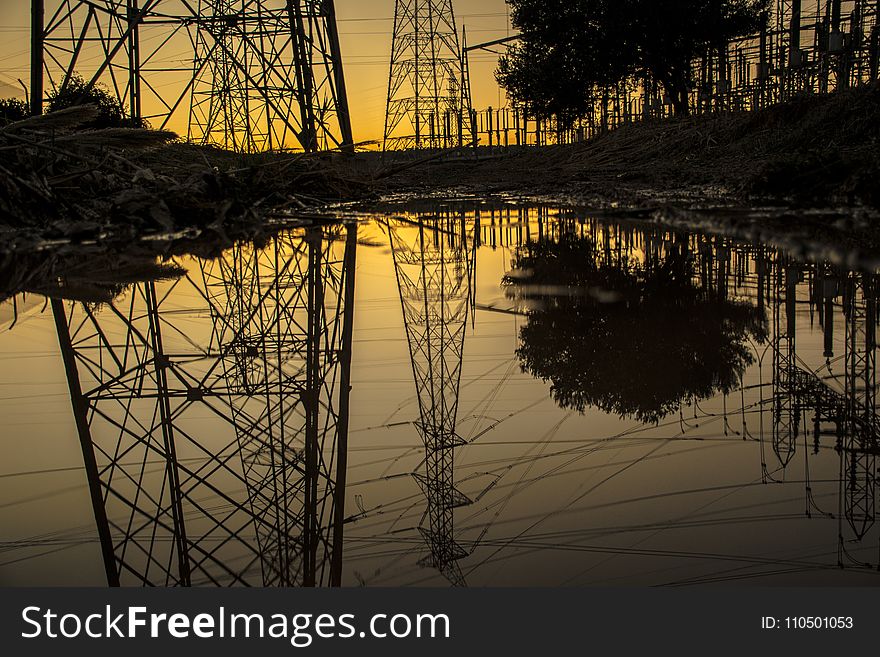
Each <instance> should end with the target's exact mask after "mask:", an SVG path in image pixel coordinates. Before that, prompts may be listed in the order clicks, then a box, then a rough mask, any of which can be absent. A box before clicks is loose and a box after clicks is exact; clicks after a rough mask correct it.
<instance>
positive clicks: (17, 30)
mask: <svg viewBox="0 0 880 657" xmlns="http://www.w3.org/2000/svg"><path fill="white" fill-rule="evenodd" d="M45 1H46V7H47V13H48V12H49V11H50V10H51V8H52V7H53V6H57V3H58V2H59V0H45ZM453 5H454V7H455V12H456V19H457V22H458V27H459V31H461V27H462V26H465V27H466V28H467V33H468V42H469V43H470V44H471V45H473V44H474V43H481V42H486V41H491V40H493V39H498V38H501V37H504V36H507V35H508V34H510V33H511V32H510V28H509V23H508V8H507V5H506V3H505V2H504V0H454V1H453ZM336 10H337V14H338V18H339V31H340V39H341V42H342V51H343V60H344V63H345V73H346V80H347V84H348V89H349V96H350V103H351V112H352V120H353V124H354V132H355V135H354V136H355V140H356V141H368V140H375V139H381V137H382V130H383V122H384V115H385V100H386V94H387V86H388V68H389V58H390V53H391V33H392V29H393V25H394V0H336ZM29 25H30V2H29V0H0V97H8V96H18V97H23V96H24V91H23V90H22V88H21V85H20V84H19V82H18V80H19V79H21V80H23V81H24V82H25V83H27V82H28V75H29V73H28V57H29V54H28V53H29V46H30V36H29ZM470 63H471V84H472V89H473V96H474V98H473V104H474V107H475V108H478V109H479V108H485V107H488V106H494V107H498V106H501V105H503V104H504V102H505V101H504V96H503V94H502V92H501V91H500V90H499V88H498V85H497V84H496V83H495V78H494V70H495V66H496V64H497V55H494V54H492V53H488V52H484V51H480V52H475V53H471V58H470Z"/></svg>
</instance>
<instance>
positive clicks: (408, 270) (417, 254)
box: [389, 216, 475, 586]
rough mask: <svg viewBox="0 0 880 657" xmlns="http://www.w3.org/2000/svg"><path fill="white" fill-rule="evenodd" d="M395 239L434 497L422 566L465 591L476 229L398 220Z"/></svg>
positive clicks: (422, 481)
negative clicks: (463, 419)
mask: <svg viewBox="0 0 880 657" xmlns="http://www.w3.org/2000/svg"><path fill="white" fill-rule="evenodd" d="M389 235H390V240H391V249H392V253H393V257H394V267H395V272H396V275H397V283H398V287H399V291H400V300H401V305H402V309H403V320H404V325H405V328H406V337H407V341H408V343H409V351H410V359H411V361H412V370H413V379H414V382H415V386H416V392H417V394H418V400H419V419H418V421H417V423H416V428H417V430H418V432H419V435H420V436H421V438H422V441H423V443H424V445H425V461H424V463H425V472H424V474H422V473H416V474H414V478H415V480H416V482H417V483H418V485H419V487H420V488H421V489H422V492H423V493H424V495H425V497H426V499H427V510H426V512H425V516H423V518H422V524H421V526H420V527H419V530H420V531H421V533H422V536H423V537H424V539H425V542H426V543H427V545H428V556H427V557H426V558H425V559H424V560H423V561H422V563H423V564H426V565H429V566H431V567H433V568H436V569H437V570H438V571H440V572H441V573H442V574H443V576H444V577H446V578H447V579H448V580H449V581H450V582H451V583H452V584H454V585H457V586H460V585H464V577H463V575H462V573H461V569H460V568H459V566H458V563H457V561H458V560H459V559H461V558H462V557H465V556H467V552H466V551H465V550H464V549H463V548H462V547H461V546H460V545H458V543H457V542H456V541H455V535H454V534H455V532H454V509H456V508H457V507H460V506H464V505H467V504H470V502H471V501H470V500H469V499H468V498H467V497H466V496H465V495H464V494H463V493H461V492H460V491H459V490H458V489H457V488H456V487H455V477H454V466H455V448H456V447H458V446H460V445H463V444H464V441H463V440H462V438H461V437H460V436H459V435H458V433H457V431H456V421H457V414H458V398H459V386H460V383H461V367H462V357H463V354H464V337H465V331H466V327H467V321H468V318H469V316H470V309H471V306H472V295H471V293H472V287H473V275H474V266H475V265H474V263H475V259H474V255H475V242H474V237H475V231H474V228H473V226H470V227H469V226H467V225H466V224H465V219H464V218H463V217H460V218H453V217H452V216H446V217H437V218H419V219H418V220H417V221H416V222H415V223H408V222H390V223H389ZM425 518H427V526H426V525H425V523H424V521H425Z"/></svg>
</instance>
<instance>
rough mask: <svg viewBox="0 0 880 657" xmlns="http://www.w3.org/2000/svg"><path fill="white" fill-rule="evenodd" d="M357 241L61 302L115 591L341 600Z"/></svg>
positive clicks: (213, 265)
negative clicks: (171, 589)
mask: <svg viewBox="0 0 880 657" xmlns="http://www.w3.org/2000/svg"><path fill="white" fill-rule="evenodd" d="M355 230H356V229H355V228H354V227H349V228H347V229H346V231H347V235H346V236H345V237H344V238H343V241H342V242H340V241H337V238H339V237H341V235H339V233H340V232H341V231H340V230H338V229H327V230H326V231H322V230H321V229H310V230H308V231H307V232H306V233H305V234H304V235H299V236H288V237H279V238H275V239H274V240H273V241H272V242H271V243H270V245H269V246H268V247H266V248H265V249H262V250H259V251H258V250H256V249H254V248H252V247H236V249H234V250H233V251H231V252H230V253H227V254H225V255H224V256H223V257H222V258H221V259H219V260H217V261H213V262H204V263H202V264H201V266H199V265H198V264H196V265H195V267H194V268H193V269H192V270H191V271H190V272H189V273H188V274H187V275H186V276H185V277H183V278H181V279H179V280H177V281H174V282H172V283H164V284H163V283H145V284H138V285H135V286H134V287H132V288H131V289H130V290H129V291H128V292H127V293H126V295H125V297H122V298H120V299H118V300H116V301H114V302H113V303H112V304H110V305H109V306H108V307H106V308H104V309H94V308H91V307H89V306H86V305H81V304H65V303H64V302H63V301H60V300H54V301H53V311H54V315H55V320H56V325H57V329H58V336H59V341H60V344H61V350H62V356H63V358H64V364H65V369H66V372H67V377H68V383H69V386H70V393H71V399H72V403H73V410H74V415H75V420H76V426H77V430H78V434H79V439H80V442H81V447H82V452H83V457H84V460H85V465H86V474H87V478H88V485H89V490H90V493H91V499H92V505H93V511H94V514H95V519H96V522H97V533H98V536H99V539H100V546H101V550H102V553H103V558H104V566H105V571H106V575H107V581H108V584H110V585H111V586H112V585H128V584H134V585H158V586H193V585H200V584H210V585H258V586H298V585H302V586H316V585H339V584H340V582H341V569H342V522H343V513H344V509H343V504H344V490H345V467H346V465H345V464H346V453H347V440H348V439H347V434H348V394H349V388H350V365H351V339H352V318H353V312H354V309H353V299H354V279H353V275H354V266H355V249H356V239H357V237H356V232H355ZM188 264H193V263H188Z"/></svg>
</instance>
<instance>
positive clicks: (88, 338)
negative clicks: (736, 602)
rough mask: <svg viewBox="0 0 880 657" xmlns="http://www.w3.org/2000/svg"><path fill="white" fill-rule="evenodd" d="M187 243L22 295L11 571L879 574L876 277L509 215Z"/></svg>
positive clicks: (161, 577) (115, 576)
mask: <svg viewBox="0 0 880 657" xmlns="http://www.w3.org/2000/svg"><path fill="white" fill-rule="evenodd" d="M176 262H177V264H179V265H180V266H181V268H182V269H183V270H185V272H186V274H185V275H183V276H181V277H179V278H171V279H170V280H158V281H154V282H147V283H137V284H133V285H128V286H125V287H124V289H123V291H122V293H121V294H119V295H118V296H117V297H116V298H115V300H114V301H113V303H112V304H86V303H82V302H78V301H76V302H75V301H70V300H56V301H54V302H49V301H48V300H46V299H44V298H41V297H39V296H36V295H34V294H29V295H26V296H24V295H19V297H18V298H17V299H16V313H17V319H16V321H15V322H14V323H13V321H12V311H11V309H10V308H11V304H10V303H9V302H7V303H6V304H5V305H4V306H0V328H2V331H0V363H2V369H0V419H2V428H0V432H2V436H3V458H2V463H3V466H2V472H0V527H2V536H0V541H2V542H0V584H6V585H12V584H14V585H26V584H62V585H67V584H92V585H102V584H105V583H107V582H110V583H114V584H115V583H120V584H123V585H141V584H155V585H215V584H217V585H227V584H233V585H258V586H259V585H267V586H275V585H281V586H300V585H318V586H327V585H343V586H359V585H363V586H398V585H406V586H411V585H429V586H434V585H438V586H449V585H469V586H508V585H539V586H593V585H676V586H689V585H700V584H710V583H740V584H756V585H757V584H761V585H786V584H789V585H790V584H818V585H876V584H878V583H880V578H878V575H880V573H878V570H877V568H878V551H880V528H878V526H877V525H876V524H875V513H876V507H875V499H876V494H877V452H878V422H877V416H876V409H875V405H876V386H875V351H876V344H875V343H876V337H875V336H876V326H877V318H878V315H877V304H876V293H877V287H876V286H877V283H876V278H875V276H874V273H872V272H868V273H865V272H857V271H848V270H845V269H840V268H839V267H835V266H833V265H831V264H828V263H824V262H803V261H798V260H796V259H792V258H791V257H789V256H788V255H787V254H786V253H784V252H780V251H778V250H777V249H775V248H772V247H769V246H764V245H755V244H747V243H738V242H736V241H733V240H731V239H729V238H720V237H712V236H707V235H700V234H688V233H684V232H672V231H670V230H668V229H664V228H660V227H658V226H654V225H649V224H637V223H621V222H618V221H615V220H610V219H601V218H593V217H591V216H590V215H589V214H579V213H574V212H569V211H558V210H554V209H548V208H544V207H529V208H526V207H514V206H510V207H506V208H503V209H501V210H498V209H495V210H490V209H488V207H482V208H477V207H470V208H467V209H460V208H451V207H440V208H438V209H436V210H432V211H430V212H401V213H398V214H394V215H387V216H375V217H369V218H363V217H362V218H359V219H358V220H352V221H351V222H349V223H346V224H342V225H339V226H333V227H324V228H311V229H296V230H290V231H286V232H282V233H281V234H279V235H278V236H277V237H276V238H273V239H271V240H270V241H269V243H268V244H265V245H260V246H259V247H257V246H254V245H243V246H238V247H235V248H233V249H230V250H228V251H227V252H226V253H224V255H223V256H222V257H221V258H218V259H213V260H207V259H199V258H195V257H183V258H178V259H177V260H176ZM68 296H74V295H72V294H71V295H68Z"/></svg>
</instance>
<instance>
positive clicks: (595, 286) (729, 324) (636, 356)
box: [505, 236, 767, 422]
mask: <svg viewBox="0 0 880 657" xmlns="http://www.w3.org/2000/svg"><path fill="white" fill-rule="evenodd" d="M612 260H613V261H611V262H609V261H608V259H607V256H606V254H604V253H602V252H600V251H599V250H598V249H597V247H596V245H595V244H594V243H593V242H592V241H591V240H589V239H585V238H577V237H573V236H565V237H562V238H561V239H560V240H559V241H558V242H553V241H549V240H544V241H540V242H536V243H532V244H529V245H527V246H525V247H523V248H522V249H520V251H519V252H518V254H517V256H516V261H515V266H516V268H517V271H519V272H520V275H517V276H510V277H507V278H506V279H505V283H506V285H507V286H508V288H509V294H511V296H515V297H519V298H523V299H528V300H530V301H531V302H533V303H535V304H536V305H537V309H536V310H534V311H533V312H531V313H530V315H529V320H528V323H527V324H526V325H525V326H524V327H522V329H521V331H520V347H519V349H518V350H517V356H518V357H519V359H520V364H521V366H522V368H523V370H525V371H527V372H529V373H530V374H532V376H535V377H537V378H540V379H542V380H544V381H549V382H550V383H551V386H552V388H551V391H552V395H553V398H554V399H555V400H556V402H557V403H558V404H559V405H560V406H563V407H565V408H571V409H575V410H577V411H578V412H581V413H583V412H584V411H585V410H586V409H587V408H588V407H595V408H599V409H601V410H603V411H605V412H607V413H613V414H616V415H619V416H621V417H629V418H635V419H637V420H639V421H641V422H657V421H659V420H660V419H662V418H663V417H665V416H666V415H668V414H669V413H671V412H674V411H676V410H677V409H678V408H679V407H680V406H681V403H682V402H683V401H685V400H687V399H694V400H699V399H707V398H710V397H712V396H714V395H715V394H717V393H718V392H719V391H724V392H729V391H730V390H732V389H734V388H735V387H736V385H737V384H738V383H739V378H740V376H741V375H742V372H743V371H744V370H745V368H746V367H747V366H748V365H750V364H752V362H753V356H752V353H751V350H750V349H749V347H748V339H749V338H750V337H751V338H754V339H755V340H757V341H758V342H761V341H764V340H765V339H766V337H767V326H766V318H765V317H764V315H763V313H762V312H760V311H759V310H758V309H757V308H754V307H752V306H750V305H748V304H743V303H733V302H730V301H727V300H726V299H724V298H723V296H721V295H719V294H717V293H715V292H712V291H708V290H701V289H699V288H698V287H697V286H696V285H695V284H694V283H693V274H694V269H693V268H694V265H693V260H692V259H691V258H690V257H689V256H688V255H687V253H686V252H685V250H684V249H679V250H678V251H674V252H670V253H668V254H667V255H666V256H664V257H661V258H659V259H658V260H656V261H650V262H648V263H647V264H638V263H636V262H630V261H629V260H626V259H625V260H624V261H623V262H620V261H615V260H614V259H613V258H612Z"/></svg>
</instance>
